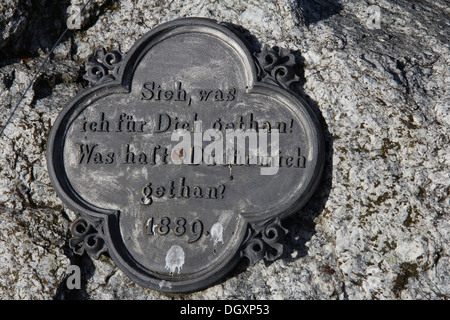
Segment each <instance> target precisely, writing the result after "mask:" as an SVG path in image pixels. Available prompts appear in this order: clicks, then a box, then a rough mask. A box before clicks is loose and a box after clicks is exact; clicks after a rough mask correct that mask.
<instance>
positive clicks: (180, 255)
mask: <svg viewBox="0 0 450 320" xmlns="http://www.w3.org/2000/svg"><path fill="white" fill-rule="evenodd" d="M183 264H184V251H183V248H181V247H180V246H177V245H173V246H171V247H170V249H169V251H167V255H166V269H168V270H169V271H170V274H171V275H172V274H173V273H174V272H175V270H177V271H178V273H180V271H181V268H182V267H183Z"/></svg>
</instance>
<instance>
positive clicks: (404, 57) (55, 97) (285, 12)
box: [0, 0, 450, 299]
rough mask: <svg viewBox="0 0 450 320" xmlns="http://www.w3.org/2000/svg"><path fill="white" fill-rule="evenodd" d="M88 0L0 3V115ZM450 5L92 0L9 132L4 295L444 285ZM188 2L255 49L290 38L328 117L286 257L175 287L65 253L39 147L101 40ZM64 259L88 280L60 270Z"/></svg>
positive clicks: (361, 292) (381, 293) (1, 179)
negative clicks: (308, 195)
mask: <svg viewBox="0 0 450 320" xmlns="http://www.w3.org/2000/svg"><path fill="white" fill-rule="evenodd" d="M81 3H82V1H76V0H72V1H71V2H69V1H23V2H20V3H19V1H7V2H6V3H3V2H2V4H0V21H1V22H0V114H1V116H0V126H1V127H3V126H4V124H6V121H7V118H8V117H9V115H10V114H11V113H12V112H13V109H14V107H15V106H16V105H17V103H18V102H19V100H20V98H21V95H22V94H24V93H25V91H26V89H27V86H28V85H29V83H30V82H31V81H32V79H33V76H34V74H35V73H36V72H37V70H38V69H39V67H40V65H41V64H42V62H43V61H44V59H45V56H46V54H47V53H48V52H49V50H50V48H51V47H52V46H53V44H54V43H55V42H56V40H57V38H58V37H59V35H60V34H62V32H63V31H64V29H65V27H66V24H67V22H68V16H69V15H70V13H71V12H74V11H73V10H75V9H74V8H73V7H76V6H78V7H80V5H81ZM69 6H72V7H69ZM449 11H450V9H449V8H448V5H447V3H446V1H445V0H434V1H431V0H424V1H420V2H418V1H414V2H410V1H407V0H397V1H392V0H383V1H376V2H375V1H355V0H341V1H337V0H275V1H268V0H266V1H256V0H255V1H253V0H251V1H246V2H241V1H237V0H224V1H214V0H211V1H207V0H196V1H191V2H186V1H181V0H173V1H157V0H155V1H147V0H145V1H144V0H137V1H129V0H122V1H120V2H117V1H109V0H105V1H100V0H96V1H93V2H92V3H91V4H90V5H89V6H88V7H87V11H86V12H87V14H86V15H85V16H84V17H83V19H82V21H80V26H81V28H82V29H81V30H72V31H70V32H69V33H67V34H66V36H65V37H64V38H63V41H62V42H61V43H60V44H59V45H58V46H57V47H56V49H55V50H54V53H53V54H52V56H51V59H50V60H49V62H48V63H47V64H46V65H45V68H44V70H43V72H42V73H41V74H40V75H39V77H38V78H37V79H36V81H35V83H34V84H33V86H32V87H31V89H30V90H29V91H28V93H27V94H26V96H25V97H24V99H23V100H22V101H21V103H20V105H19V107H18V109H17V112H16V113H15V115H14V117H13V118H12V121H11V123H9V124H8V126H7V127H6V129H5V132H4V135H3V136H2V137H1V138H0V299H53V298H56V299H67V298H78V299H171V298H176V299H204V298H208V299H449V298H450V255H449V242H450V218H449V212H450V208H449V207H450V196H449V193H450V168H449V164H450V147H449V139H450V138H449V137H450V96H449V94H448V86H449V79H450V74H449V68H448V65H449V64H450V53H449V43H448V34H449V33H450V31H449V25H448V19H447V17H448V16H449V14H450V12H449ZM67 13H69V14H67ZM188 16H200V17H208V18H212V19H215V20H218V21H226V22H230V23H233V24H236V25H241V26H242V27H243V28H245V29H246V30H247V31H248V33H249V34H251V35H252V36H253V37H254V38H252V39H258V41H259V42H258V41H256V40H253V45H254V46H255V48H256V49H259V48H260V47H261V46H263V45H265V44H267V45H269V46H274V45H277V46H280V47H285V48H288V49H291V50H293V51H296V52H297V56H298V57H299V59H300V61H301V68H300V69H299V73H300V76H301V79H302V81H301V83H300V85H299V86H298V88H296V90H297V91H298V92H299V93H300V94H301V95H302V96H303V97H304V98H305V99H306V100H307V101H308V102H309V103H310V105H311V106H312V107H313V109H314V110H315V112H316V113H317V115H318V116H319V118H320V119H321V123H322V128H323V130H324V132H325V138H326V143H327V163H326V168H325V173H324V176H323V178H322V183H321V184H320V186H319V188H318V190H317V192H316V194H315V195H314V196H313V198H312V199H311V200H310V201H309V203H308V204H307V205H306V206H305V207H304V209H303V210H301V212H298V213H297V214H295V215H293V216H292V217H289V218H288V221H287V222H286V223H285V226H286V227H287V228H288V229H289V232H290V233H289V235H290V236H289V237H288V239H287V240H286V243H285V252H284V254H283V256H282V257H281V258H280V259H278V260H277V261H275V262H273V263H271V264H270V265H265V263H264V262H262V261H261V262H259V263H258V264H256V265H255V266H252V267H247V266H246V265H245V263H244V262H243V263H242V264H240V265H239V266H238V267H237V268H236V269H235V270H234V271H233V272H232V273H231V274H230V276H229V277H228V278H226V279H224V281H222V282H221V283H219V284H217V285H215V286H213V287H210V288H208V289H206V290H203V291H200V292H196V293H192V294H188V295H175V296H169V295H163V294H160V293H158V292H155V291H150V290H147V289H144V288H141V287H139V286H138V285H135V284H134V283H132V282H131V281H130V280H129V279H128V278H127V277H126V276H125V275H124V274H123V273H122V272H121V271H120V270H119V269H118V268H117V267H116V266H115V265H114V263H113V262H112V261H111V260H110V259H109V258H108V257H105V256H102V257H101V258H100V259H99V260H91V259H90V258H89V257H87V256H83V257H78V256H75V255H74V254H73V253H71V251H70V250H69V248H68V239H69V237H70V235H69V225H70V222H71V221H72V220H73V219H74V218H75V214H74V213H73V212H71V211H70V210H69V209H67V208H66V207H65V206H64V205H63V203H62V202H61V200H60V199H59V198H58V196H57V195H56V193H55V192H54V190H53V188H52V186H51V184H50V181H49V177H48V173H47V169H46V160H45V150H46V141H47V135H48V132H49V130H50V128H51V124H52V122H53V121H54V120H55V118H56V117H57V115H58V113H59V111H60V110H61V109H62V107H63V106H64V105H65V104H66V103H67V102H68V101H69V100H70V99H71V98H72V97H74V96H75V95H76V94H77V93H78V92H80V91H81V90H82V89H83V87H85V86H86V82H85V81H84V80H83V79H82V75H83V72H84V63H85V62H86V60H87V58H88V56H89V55H90V54H92V53H93V52H94V50H95V49H99V48H101V47H105V48H107V49H112V48H115V47H117V46H118V45H119V44H120V46H121V49H122V51H123V52H127V51H128V49H129V48H130V47H131V46H132V45H133V44H134V42H135V41H136V40H138V39H139V38H140V37H141V36H142V35H143V34H144V33H146V32H147V31H149V30H150V29H151V28H153V27H155V26H156V25H158V24H160V23H162V22H166V21H169V20H172V19H175V18H180V17H188ZM71 264H77V265H79V266H81V272H82V284H81V285H82V287H81V289H80V290H70V289H68V287H67V285H66V280H67V269H68V267H69V266H70V265H71Z"/></svg>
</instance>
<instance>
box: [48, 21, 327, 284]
mask: <svg viewBox="0 0 450 320" xmlns="http://www.w3.org/2000/svg"><path fill="white" fill-rule="evenodd" d="M295 70H296V68H295V56H294V55H293V54H292V53H291V52H289V51H288V50H285V49H280V48H277V47H274V48H267V47H265V48H264V49H263V50H262V51H261V52H254V51H253V50H252V49H251V48H250V46H249V45H248V44H247V41H246V39H245V38H244V37H243V36H241V33H240V32H239V31H236V29H235V27H233V26H231V25H228V24H224V23H217V22H215V21H213V20H209V19H203V18H186V19H179V20H174V21H171V22H168V23H165V24H162V25H160V26H158V27H156V28H154V29H153V30H151V31H150V32H148V33H147V34H145V35H144V36H143V37H142V38H141V39H140V40H139V41H138V42H137V43H136V44H135V45H134V46H133V47H132V48H131V49H130V50H129V52H128V53H126V54H123V53H122V52H121V51H120V50H119V49H116V50H111V51H107V50H105V49H101V50H98V51H96V52H95V54H93V55H92V57H91V58H90V59H89V61H88V62H87V73H86V75H85V78H86V79H87V80H88V81H89V82H90V84H91V86H90V87H89V88H87V89H86V90H84V91H83V92H81V93H80V94H79V95H77V96H76V97H75V98H74V99H73V100H71V101H70V102H69V103H68V105H67V106H66V107H65V108H64V109H63V110H62V111H61V113H60V115H59V116H58V118H57V119H56V121H55V123H54V126H53V128H52V130H51V133H50V136H49V140H48V150H47V151H48V156H47V157H48V170H49V174H50V178H51V181H52V184H53V186H54V188H55V190H56V192H57V193H58V195H59V196H60V197H61V199H62V200H63V201H64V203H65V204H66V205H67V207H68V208H70V209H71V210H73V211H75V212H76V213H77V214H78V218H77V219H76V220H75V221H73V223H72V226H71V231H72V235H73V237H72V238H71V239H70V242H69V245H70V247H71V248H72V249H73V250H74V251H75V252H76V253H78V254H83V253H85V252H86V253H87V254H89V255H91V256H93V257H96V258H98V257H99V256H100V255H101V254H107V255H109V256H110V257H111V258H112V259H113V261H114V262H115V263H116V265H117V266H118V267H119V268H120V269H121V270H122V271H123V272H124V273H125V274H126V275H127V276H128V277H129V278H131V279H132V280H133V281H135V282H136V283H138V284H140V285H142V286H144V287H148V288H151V289H155V290H159V291H162V292H191V291H196V290H200V289H202V288H205V287H207V286H210V285H213V284H214V283H216V282H217V281H219V280H220V279H221V278H223V276H224V275H226V274H227V273H228V272H229V271H230V270H231V269H232V268H233V267H234V266H235V265H236V264H237V263H238V261H239V260H240V259H248V261H249V262H250V264H251V265H253V264H255V263H256V262H258V261H259V260H261V259H265V260H267V261H273V260H275V259H277V258H279V257H280V256H281V255H282V253H283V238H284V236H285V235H286V233H287V229H286V228H285V227H283V226H282V220H283V218H285V217H286V216H288V215H290V214H292V213H295V212H297V211H298V210H299V209H300V208H301V207H302V206H303V205H304V204H305V203H306V201H307V200H308V199H309V198H310V196H311V195H312V193H313V192H314V190H315V188H316V187H317V185H318V182H319V179H320V176H321V172H322V167H323V162H324V143H323V139H322V133H321V129H320V126H319V124H318V121H317V119H316V117H315V116H314V113H313V112H312V111H311V109H310V107H308V105H307V104H306V103H305V101H304V100H303V99H301V98H300V97H299V96H297V95H296V94H295V93H294V92H293V91H291V90H290V88H291V86H292V85H293V83H295V82H296V81H298V77H297V75H296V74H295Z"/></svg>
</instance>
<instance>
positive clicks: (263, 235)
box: [241, 218, 288, 265]
mask: <svg viewBox="0 0 450 320" xmlns="http://www.w3.org/2000/svg"><path fill="white" fill-rule="evenodd" d="M287 233H288V230H287V229H285V228H283V226H282V225H281V221H280V219H279V218H275V219H272V220H270V221H269V222H267V223H265V224H262V225H258V224H251V225H249V234H248V236H247V239H246V240H245V241H244V243H243V249H242V251H241V257H246V258H247V259H248V260H249V262H250V265H254V264H255V263H257V262H258V261H259V260H261V259H263V258H264V259H265V260H266V261H275V260H276V259H278V258H279V257H280V256H281V254H282V253H283V244H282V243H281V242H282V240H283V239H284V237H285V236H286V234H287Z"/></svg>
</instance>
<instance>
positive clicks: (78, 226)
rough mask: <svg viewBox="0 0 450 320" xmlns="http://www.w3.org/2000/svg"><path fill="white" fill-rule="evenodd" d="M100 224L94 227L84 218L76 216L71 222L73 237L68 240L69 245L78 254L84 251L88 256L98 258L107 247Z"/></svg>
mask: <svg viewBox="0 0 450 320" xmlns="http://www.w3.org/2000/svg"><path fill="white" fill-rule="evenodd" d="M101 228H102V226H101V225H100V226H98V227H97V228H95V227H94V226H93V225H92V224H90V223H89V222H88V221H87V220H86V219H84V218H78V219H76V220H75V221H73V222H72V224H71V226H70V231H71V233H72V235H73V238H71V239H70V240H69V247H70V248H71V249H72V250H73V252H75V253H76V254H78V255H83V253H84V252H86V253H87V254H88V255H89V256H91V257H94V258H95V259H98V258H99V257H100V255H102V254H103V253H106V252H107V251H108V248H107V246H106V243H105V240H104V239H103V236H102V234H101V232H99V231H98V230H99V229H100V230H101Z"/></svg>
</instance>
